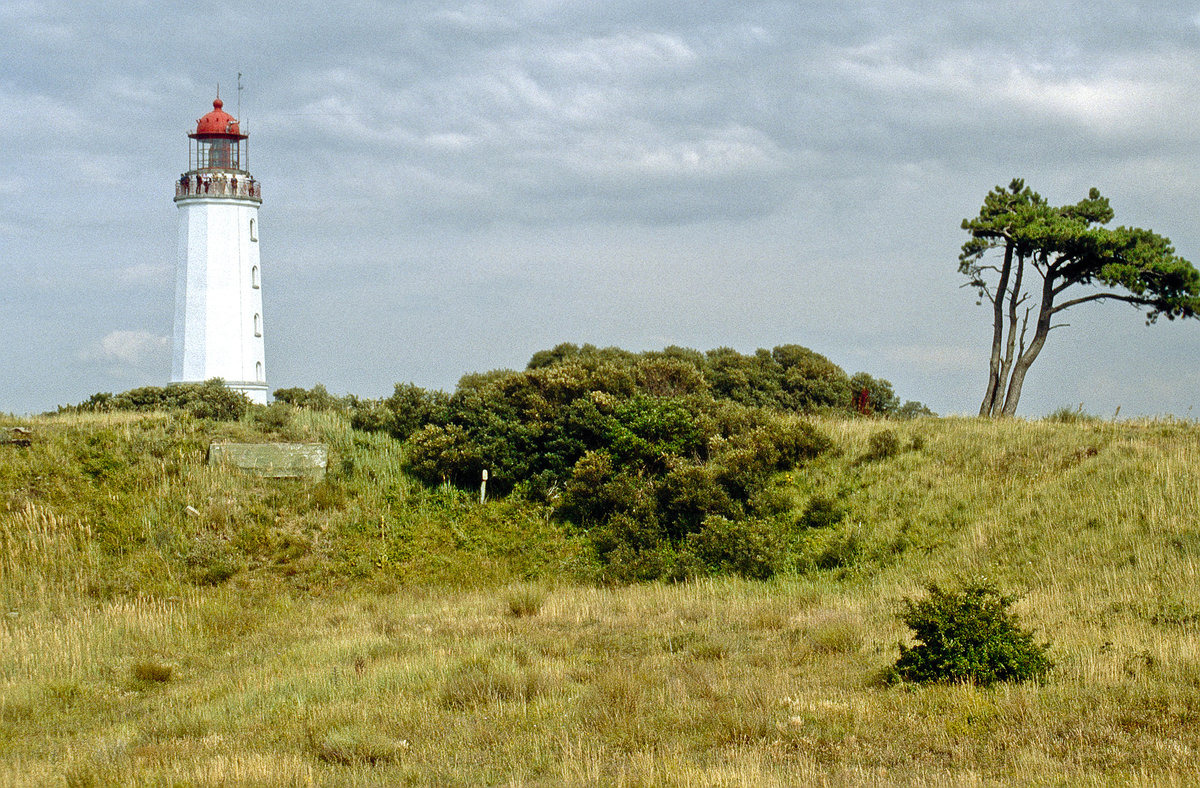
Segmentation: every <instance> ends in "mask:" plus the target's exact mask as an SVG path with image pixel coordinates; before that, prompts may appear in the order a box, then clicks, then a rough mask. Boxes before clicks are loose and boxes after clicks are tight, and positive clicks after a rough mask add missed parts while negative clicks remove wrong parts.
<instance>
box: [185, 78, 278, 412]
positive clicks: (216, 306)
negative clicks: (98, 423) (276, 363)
mask: <svg viewBox="0 0 1200 788" xmlns="http://www.w3.org/2000/svg"><path fill="white" fill-rule="evenodd" d="M222 106H223V105H222V102H221V99H220V98H217V99H216V100H215V101H213V108H212V112H210V113H208V114H207V115H205V116H204V117H202V118H200V120H198V121H196V130H195V131H194V132H193V133H191V134H188V137H189V138H190V139H191V140H192V141H191V142H190V143H189V144H188V171H187V172H185V173H184V174H183V175H182V176H180V178H179V180H178V181H177V182H176V184H175V204H176V205H178V206H179V255H178V265H177V268H176V279H175V336H174V347H173V356H172V360H171V382H172V383H191V382H199V381H204V380H208V379H210V378H223V379H224V380H225V385H227V386H228V387H229V388H231V389H234V390H236V391H241V392H244V393H245V394H246V396H248V397H249V398H250V399H251V400H252V401H253V402H258V403H263V404H265V403H266V401H267V378H266V370H265V364H266V359H265V354H264V352H263V319H262V289H261V276H260V273H259V263H258V206H259V205H260V204H261V203H262V195H261V193H260V191H259V185H258V182H257V181H255V180H254V178H253V177H251V175H250V173H249V171H248V170H247V169H246V167H248V166H249V161H248V145H247V143H246V137H247V135H245V134H243V133H242V131H241V129H240V128H239V126H238V120H237V118H235V117H233V116H232V115H230V114H229V113H227V112H225V110H223V109H222V108H221V107H222Z"/></svg>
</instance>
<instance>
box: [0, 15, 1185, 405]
mask: <svg viewBox="0 0 1200 788" xmlns="http://www.w3.org/2000/svg"><path fill="white" fill-rule="evenodd" d="M0 29H4V30H5V31H6V35H5V36H4V38H3V40H0V58H3V60H4V62H5V63H6V64H7V65H6V69H5V75H4V77H3V79H0V101H3V103H4V106H5V107H6V113H7V118H6V132H5V133H6V144H5V145H4V146H3V147H0V173H3V175H0V277H3V280H2V281H3V282H4V284H5V286H4V287H3V288H0V292H3V293H4V294H5V295H4V296H3V300H4V309H3V310H0V330H2V331H3V332H4V333H5V335H6V336H8V337H12V338H14V341H13V342H11V343H9V344H8V346H7V347H6V348H4V349H3V350H0V359H2V360H3V362H4V364H5V367H6V368H7V369H17V370H21V374H20V375H16V376H9V377H10V378H14V379H13V380H9V381H7V382H4V383H0V410H13V411H18V412H20V411H26V410H40V409H45V408H49V407H52V406H53V405H54V404H58V403H61V402H67V401H78V400H80V399H83V398H85V397H86V396H87V395H88V394H90V393H92V392H94V391H97V390H104V389H107V388H113V387H117V386H119V385H125V384H126V383H128V382H129V381H130V380H131V376H132V377H135V378H136V377H137V376H138V375H141V376H143V377H142V378H141V379H138V380H134V381H133V382H134V383H146V384H149V383H161V382H163V381H165V379H166V377H167V373H168V370H167V361H168V360H169V353H167V352H165V351H164V350H163V347H162V346H161V338H162V337H165V336H167V335H169V334H170V324H171V319H172V315H171V309H172V307H173V297H172V292H173V276H174V274H173V265H174V254H175V238H174V234H175V221H176V220H175V215H174V214H175V209H174V207H173V206H172V205H171V203H170V194H171V192H170V184H171V182H172V180H173V179H174V178H176V177H178V174H179V172H181V171H182V170H183V169H184V168H185V167H186V166H187V147H186V138H185V136H184V135H185V134H186V132H187V130H188V129H189V127H190V126H191V125H192V124H193V123H194V120H195V118H196V117H198V116H199V115H201V114H203V113H204V112H205V111H206V109H207V108H208V105H209V102H211V99H212V97H213V93H214V91H215V89H216V84H215V83H216V82H218V81H220V82H221V93H222V96H223V97H224V98H225V100H226V108H227V109H232V110H234V111H239V104H240V113H241V117H242V119H243V121H244V122H245V124H246V126H247V127H248V128H249V130H250V133H251V142H250V153H251V159H250V163H251V169H252V170H253V171H254V173H255V175H256V177H258V178H259V180H260V181H261V182H262V184H263V188H264V204H263V208H262V214H261V215H262V231H263V272H264V273H263V278H264V301H265V309H266V312H267V314H268V316H269V321H270V326H271V333H270V335H269V336H268V337H267V354H268V357H267V367H268V379H269V382H270V383H271V385H273V386H288V385H305V386H308V385H312V384H313V383H315V382H318V381H321V382H324V383H325V384H326V385H328V386H330V388H332V389H334V390H342V391H353V392H355V393H358V394H361V395H368V396H369V395H378V394H382V393H386V391H387V390H388V389H389V388H390V385H391V383H392V382H395V381H400V380H414V381H416V382H418V383H421V384H422V385H430V386H438V387H450V386H453V384H454V381H455V380H456V379H457V377H458V376H459V375H461V374H463V373H465V372H469V371H476V370H481V369H488V368H494V367H501V366H519V365H522V364H523V363H524V362H525V360H526V359H527V358H528V356H529V355H530V354H531V353H532V352H533V351H535V350H538V349H541V348H544V347H548V346H551V345H553V344H556V343H557V342H561V341H576V342H585V341H587V342H594V343H598V344H619V345H623V346H626V347H630V348H635V349H637V348H649V347H661V346H663V345H666V344H672V343H674V344H683V345H690V346H695V347H701V348H708V347H715V346H719V345H731V346H734V347H737V348H739V349H742V350H752V349H754V348H755V347H759V346H771V345H774V344H780V343H784V342H797V343H800V344H804V345H808V346H810V347H813V348H814V349H816V350H818V351H820V352H823V353H825V354H827V355H829V356H830V357H832V358H833V359H834V360H835V361H837V362H838V363H840V364H842V365H843V366H845V367H847V368H849V369H850V371H855V370H857V369H865V370H867V371H869V372H871V373H872V374H876V375H880V376H883V377H887V378H889V379H891V380H892V381H893V382H894V383H895V384H896V386H897V389H898V390H899V391H900V393H901V394H902V395H903V396H905V397H908V398H913V399H920V400H924V401H927V402H929V403H930V404H931V405H932V406H933V407H935V409H938V410H941V411H951V412H971V411H973V410H974V409H975V405H976V403H975V400H976V399H977V398H978V396H980V394H981V392H980V391H979V390H978V389H980V387H981V381H982V378H983V373H984V371H985V370H984V364H985V363H986V358H985V354H986V350H987V346H986V343H987V339H988V334H989V331H988V327H987V325H986V315H984V314H983V312H982V310H978V309H976V308H975V307H974V305H973V299H971V297H970V294H969V293H968V292H967V291H963V290H960V289H959V284H960V282H958V281H957V278H956V277H957V274H956V273H955V258H956V255H957V251H958V246H959V244H960V243H961V241H962V238H961V237H960V236H961V231H960V230H959V229H958V225H959V222H960V221H961V219H962V218H963V217H964V216H967V215H970V214H972V213H974V212H975V211H976V210H977V209H978V206H979V203H980V201H981V200H982V197H983V195H984V194H985V193H986V192H987V190H988V189H990V188H991V187H992V186H993V185H995V184H997V183H1006V182H1007V181H1008V180H1009V179H1011V178H1012V177H1014V176H1022V177H1025V178H1026V179H1027V180H1028V181H1029V182H1030V184H1031V185H1033V186H1034V187H1035V188H1037V189H1038V190H1039V191H1041V192H1042V193H1043V194H1045V195H1047V196H1048V197H1049V198H1050V199H1052V200H1054V201H1057V202H1068V201H1074V200H1076V199H1079V197H1081V196H1082V195H1083V194H1085V193H1086V190H1087V188H1088V187H1090V186H1093V185H1095V186H1098V187H1100V188H1101V190H1102V191H1103V192H1104V193H1105V194H1106V195H1107V196H1109V197H1110V198H1111V199H1112V202H1113V205H1114V207H1115V209H1116V211H1117V222H1119V223H1125V224H1134V225H1141V226H1151V227H1153V228H1154V229H1155V230H1157V231H1159V232H1162V233H1164V234H1166V235H1169V236H1170V237H1171V238H1172V239H1173V240H1174V241H1175V243H1176V246H1177V247H1178V248H1179V250H1180V252H1181V253H1182V254H1183V255H1184V256H1186V257H1189V258H1200V233H1197V231H1196V229H1195V222H1194V220H1193V216H1194V213H1195V211H1194V208H1193V204H1194V195H1195V194H1196V193H1197V187H1198V186H1200V183H1198V182H1197V177H1196V173H1197V171H1198V166H1200V162H1198V161H1197V154H1196V151H1200V139H1197V136H1198V134H1197V131H1196V129H1197V128H1198V126H1197V124H1196V122H1195V120H1196V118H1195V115H1196V112H1195V109H1194V108H1195V107H1197V106H1200V88H1198V87H1197V85H1200V81H1198V80H1197V79H1196V77H1197V72H1198V71H1200V59H1198V50H1200V48H1198V43H1200V41H1198V38H1200V27H1198V22H1197V14H1196V10H1195V8H1194V6H1192V5H1189V4H1185V3H1174V2H1166V3H1149V2H1140V3H1139V2H1134V3H1130V2H1122V3H1116V2H1098V3H1089V4H1087V5H1086V6H1084V5H1082V4H1079V3H1075V2H1061V1H1059V2H1053V1H1052V2H1047V3H1037V4H1034V3H1026V2H1018V1H1017V0H1013V2H1007V3H999V4H995V3H993V4H980V3H974V2H955V3H949V4H945V3H940V4H934V3H928V2H923V1H920V0H911V1H910V2H899V3H896V2H890V3H883V2H871V1H870V0H854V1H853V2H799V1H798V0H797V2H753V1H751V2H746V3H738V4H729V3H716V2H704V1H702V2H697V3H689V4H678V3H666V2H659V1H658V0H652V1H651V2H645V1H644V0H643V1H641V2H637V3H634V2H625V1H624V0H617V1H616V2H612V3H605V4H585V3H581V2H568V1H566V0H559V1H555V0H540V1H534V0H530V1H529V2H516V3H513V2H505V3H499V2H474V3H471V2H468V3H463V4H449V5H447V4H445V3H441V2H437V3H435V2H405V3H398V4H381V3H375V2H349V3H343V4H339V6H338V12H337V13H336V14H331V13H329V12H328V11H327V7H326V6H325V5H323V4H317V3H307V2H301V3H279V2H265V3H257V4H253V5H246V4H236V3H230V2H199V3H182V2H165V3H158V4H154V5H153V6H150V5H146V4H144V3H138V2H113V3H108V4H104V5H103V6H94V7H92V6H87V7H78V4H66V3H32V2H12V3H7V4H5V5H4V6H3V7H0ZM213 31H219V34H215V33H214V32H213ZM238 72H241V73H242V74H243V80H242V81H243V84H244V86H245V88H246V89H245V91H243V92H242V93H241V94H240V95H239V94H238V91H237V89H236V80H237V74H238ZM1072 322H1073V323H1074V324H1075V325H1073V326H1072V328H1071V329H1068V330H1065V331H1063V332H1058V336H1055V337H1054V338H1053V339H1052V341H1051V343H1050V345H1049V346H1048V348H1047V351H1046V355H1045V357H1044V360H1042V361H1039V364H1038V366H1037V367H1035V368H1034V372H1033V373H1032V375H1031V379H1030V381H1029V383H1028V384H1027V393H1026V399H1025V408H1023V409H1025V410H1027V411H1028V412H1031V413H1036V412H1045V411H1046V410H1050V409H1052V408H1054V407H1057V406H1058V405H1061V404H1064V400H1070V401H1071V402H1072V403H1074V402H1076V401H1080V400H1082V401H1084V402H1085V406H1088V407H1090V408H1094V409H1095V410H1097V411H1098V412H1103V411H1107V410H1108V409H1110V408H1115V405H1116V404H1122V405H1123V411H1122V413H1123V414H1133V413H1161V412H1175V413H1180V414H1182V413H1185V412H1187V411H1188V408H1190V407H1191V406H1192V404H1193V403H1194V400H1195V396H1196V395H1195V393H1194V392H1195V388H1194V387H1189V386H1185V385H1182V383H1181V384H1180V385H1173V383H1172V382H1173V381H1182V380H1183V376H1182V375H1181V374H1180V373H1179V371H1180V370H1182V369H1186V368H1190V367H1194V366H1195V363H1194V362H1195V351H1194V348H1195V342H1196V339H1195V337H1196V334H1195V330H1194V327H1192V326H1168V327H1155V328H1154V329H1146V328H1144V327H1143V326H1142V325H1141V321H1140V320H1138V319H1137V316H1136V315H1135V314H1132V313H1129V312H1124V311H1122V310H1120V309H1117V310H1116V311H1113V310H1111V309H1110V310H1105V311H1100V312H1096V313H1095V314H1093V313H1087V314H1081V315H1080V316H1079V318H1078V319H1073V320H1072ZM1124 348H1136V352H1135V353H1130V354H1125V353H1123V352H1116V351H1114V349H1124ZM972 358H975V359H977V363H976V364H975V365H974V367H973V365H972V363H971V361H970V360H971V359H972ZM102 362H103V363H102ZM155 365H160V367H161V368H159V367H156V366H155ZM1097 381H1101V382H1100V383H1098V382H1097ZM1089 399H1094V400H1095V402H1090V401H1089Z"/></svg>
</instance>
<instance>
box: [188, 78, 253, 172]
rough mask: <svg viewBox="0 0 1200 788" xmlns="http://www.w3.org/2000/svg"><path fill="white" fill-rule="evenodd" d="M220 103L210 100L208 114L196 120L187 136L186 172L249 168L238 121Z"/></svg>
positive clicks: (218, 100)
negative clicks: (193, 128) (193, 129)
mask: <svg viewBox="0 0 1200 788" xmlns="http://www.w3.org/2000/svg"><path fill="white" fill-rule="evenodd" d="M223 106H224V102H222V101H221V99H220V98H219V97H218V98H216V99H215V100H214V101H213V108H212V112H210V113H208V114H207V115H205V116H204V117H202V118H200V119H199V120H198V121H196V130H195V131H194V132H192V133H191V134H189V135H188V137H189V138H190V139H192V140H193V142H192V143H191V144H189V146H188V148H189V151H188V165H189V166H188V169H189V170H190V171H195V170H237V171H239V172H245V171H246V168H247V167H248V166H249V150H248V145H246V144H244V143H245V140H246V137H247V135H245V134H243V133H242V130H241V128H240V127H239V126H238V119H237V118H235V117H233V116H232V115H230V114H229V113H228V112H226V111H225V110H224V109H222V107H223Z"/></svg>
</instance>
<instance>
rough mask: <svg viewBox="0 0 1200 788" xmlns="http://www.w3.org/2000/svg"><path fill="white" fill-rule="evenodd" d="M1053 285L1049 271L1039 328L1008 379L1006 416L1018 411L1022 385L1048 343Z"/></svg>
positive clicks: (1005, 400)
mask: <svg viewBox="0 0 1200 788" xmlns="http://www.w3.org/2000/svg"><path fill="white" fill-rule="evenodd" d="M1053 285H1054V276H1053V274H1052V273H1050V272H1047V274H1046V277H1045V279H1044V280H1043V283H1042V303H1041V305H1040V306H1039V307H1038V322H1037V329H1036V330H1035V331H1034V333H1033V341H1032V342H1030V343H1029V347H1027V348H1025V349H1024V350H1022V351H1021V355H1020V357H1018V358H1017V361H1016V363H1015V364H1013V370H1012V377H1011V378H1010V379H1009V381H1008V393H1007V394H1006V395H1005V397H1004V410H1003V415H1005V416H1012V415H1013V414H1015V413H1016V412H1017V403H1018V402H1020V400H1021V387H1022V386H1024V385H1025V374H1026V373H1027V372H1029V368H1030V367H1031V366H1033V362H1034V361H1036V360H1037V357H1038V354H1039V353H1041V352H1042V348H1043V347H1044V346H1045V344H1046V337H1047V336H1049V335H1050V318H1051V317H1052V316H1053V310H1054V286H1053Z"/></svg>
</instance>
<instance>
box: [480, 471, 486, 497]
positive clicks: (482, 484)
mask: <svg viewBox="0 0 1200 788" xmlns="http://www.w3.org/2000/svg"><path fill="white" fill-rule="evenodd" d="M486 500H487V468H484V469H483V481H481V482H479V502H480V503H483V502H484V501H486Z"/></svg>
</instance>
